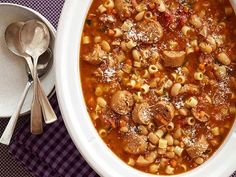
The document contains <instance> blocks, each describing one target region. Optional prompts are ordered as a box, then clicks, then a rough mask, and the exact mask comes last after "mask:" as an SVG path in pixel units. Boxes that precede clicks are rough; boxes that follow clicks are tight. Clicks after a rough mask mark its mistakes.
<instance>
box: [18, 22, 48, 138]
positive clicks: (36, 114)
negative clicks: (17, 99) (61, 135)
mask: <svg viewBox="0 0 236 177" xmlns="http://www.w3.org/2000/svg"><path fill="white" fill-rule="evenodd" d="M49 42H50V34H49V31H48V29H47V27H46V25H44V24H43V23H41V22H39V21H37V20H30V21H27V22H26V23H25V24H24V25H23V27H22V28H21V29H20V44H21V46H22V48H23V50H24V51H25V53H26V54H28V55H29V56H31V57H32V59H33V70H32V71H33V74H32V76H33V81H34V84H33V93H34V94H33V101H32V106H31V133H32V134H41V133H42V132H43V124H42V110H41V106H40V102H39V94H38V79H37V64H38V58H39V56H40V55H42V54H43V53H44V52H45V51H46V50H47V48H48V47H49Z"/></svg>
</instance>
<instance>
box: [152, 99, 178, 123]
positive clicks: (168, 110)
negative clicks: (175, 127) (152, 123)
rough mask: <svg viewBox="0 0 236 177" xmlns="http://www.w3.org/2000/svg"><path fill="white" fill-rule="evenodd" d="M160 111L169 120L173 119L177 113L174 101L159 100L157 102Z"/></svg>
mask: <svg viewBox="0 0 236 177" xmlns="http://www.w3.org/2000/svg"><path fill="white" fill-rule="evenodd" d="M156 109H157V111H158V113H159V114H160V115H161V116H162V117H163V118H164V119H166V120H167V121H171V120H172V119H173V118H174V115H175V108H174V106H173V105H172V103H170V102H167V101H159V102H158V103H157V104H156Z"/></svg>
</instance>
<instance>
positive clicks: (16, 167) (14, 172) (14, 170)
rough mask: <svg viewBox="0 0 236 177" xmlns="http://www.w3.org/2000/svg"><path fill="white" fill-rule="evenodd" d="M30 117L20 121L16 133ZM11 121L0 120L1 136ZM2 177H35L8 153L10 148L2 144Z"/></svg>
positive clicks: (0, 165) (0, 173) (0, 147)
mask: <svg viewBox="0 0 236 177" xmlns="http://www.w3.org/2000/svg"><path fill="white" fill-rule="evenodd" d="M27 119H28V117H22V118H20V119H19V121H18V124H17V128H16V131H17V130H18V129H19V128H20V127H21V126H22V125H23V124H24V123H25V122H26V121H27ZM8 120H9V119H0V134H2V133H3V131H4V128H5V127H6V125H7V123H8ZM0 161H1V163H0V177H19V176H24V177H33V176H32V175H31V173H30V172H28V171H26V170H25V169H24V168H23V166H21V165H20V164H19V163H18V162H17V161H16V160H14V158H13V157H12V156H11V155H10V154H9V152H8V146H5V145H2V144H0Z"/></svg>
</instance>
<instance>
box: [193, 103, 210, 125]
mask: <svg viewBox="0 0 236 177" xmlns="http://www.w3.org/2000/svg"><path fill="white" fill-rule="evenodd" d="M192 114H193V116H194V117H195V118H196V119H197V120H198V121H200V122H207V121H208V120H209V119H210V116H209V115H208V114H207V113H206V112H204V111H199V110H198V107H194V108H192Z"/></svg>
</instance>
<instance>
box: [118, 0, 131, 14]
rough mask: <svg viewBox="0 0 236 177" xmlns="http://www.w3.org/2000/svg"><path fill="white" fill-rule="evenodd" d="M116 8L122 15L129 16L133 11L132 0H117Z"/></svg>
mask: <svg viewBox="0 0 236 177" xmlns="http://www.w3.org/2000/svg"><path fill="white" fill-rule="evenodd" d="M115 8H116V10H117V12H118V14H119V15H120V16H121V17H129V16H130V15H131V11H132V3H131V0H115Z"/></svg>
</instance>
